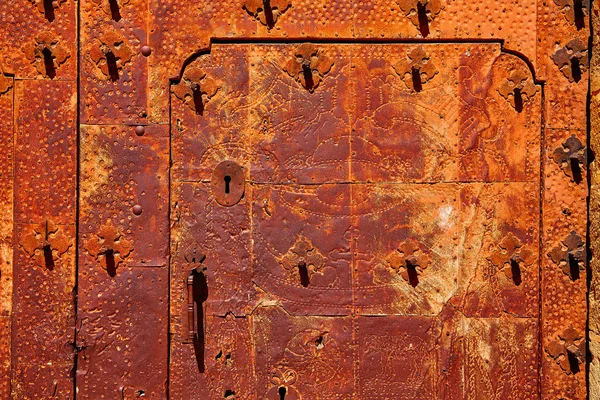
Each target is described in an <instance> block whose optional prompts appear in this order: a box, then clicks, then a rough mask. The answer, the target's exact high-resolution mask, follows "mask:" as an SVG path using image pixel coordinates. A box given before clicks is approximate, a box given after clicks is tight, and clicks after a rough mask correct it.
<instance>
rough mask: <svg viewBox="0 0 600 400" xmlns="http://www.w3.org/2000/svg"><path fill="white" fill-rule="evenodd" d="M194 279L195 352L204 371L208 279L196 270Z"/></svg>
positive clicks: (200, 367)
mask: <svg viewBox="0 0 600 400" xmlns="http://www.w3.org/2000/svg"><path fill="white" fill-rule="evenodd" d="M192 274H193V275H194V280H193V282H192V288H193V291H194V303H196V304H195V309H196V330H197V333H196V335H195V336H194V353H195V355H196V363H197V364H198V370H199V371H200V372H201V373H203V372H204V371H205V370H206V366H205V365H204V354H205V351H206V341H205V332H204V307H203V304H204V302H206V300H208V281H207V280H206V275H205V274H204V273H202V272H197V271H194V272H192Z"/></svg>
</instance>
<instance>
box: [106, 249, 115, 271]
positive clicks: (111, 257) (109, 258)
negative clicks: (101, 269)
mask: <svg viewBox="0 0 600 400" xmlns="http://www.w3.org/2000/svg"><path fill="white" fill-rule="evenodd" d="M104 257H105V258H106V272H108V275H109V276H111V277H112V276H115V275H117V266H116V264H115V251H114V250H113V249H108V250H106V253H104Z"/></svg>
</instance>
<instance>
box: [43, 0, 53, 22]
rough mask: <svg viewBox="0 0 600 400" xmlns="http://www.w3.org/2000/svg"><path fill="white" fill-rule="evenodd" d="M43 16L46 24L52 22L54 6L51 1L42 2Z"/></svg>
mask: <svg viewBox="0 0 600 400" xmlns="http://www.w3.org/2000/svg"><path fill="white" fill-rule="evenodd" d="M44 16H45V17H46V19H47V20H48V22H52V21H54V5H53V4H52V0H44Z"/></svg>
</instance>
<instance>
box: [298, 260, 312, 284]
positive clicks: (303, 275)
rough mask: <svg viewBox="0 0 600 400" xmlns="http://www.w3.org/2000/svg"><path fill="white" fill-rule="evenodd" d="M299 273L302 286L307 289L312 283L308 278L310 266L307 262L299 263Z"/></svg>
mask: <svg viewBox="0 0 600 400" xmlns="http://www.w3.org/2000/svg"><path fill="white" fill-rule="evenodd" d="M298 273H299V274H300V284H301V285H302V286H304V287H307V286H308V285H309V283H310V279H309V277H308V266H307V265H306V262H304V261H300V262H299V263H298Z"/></svg>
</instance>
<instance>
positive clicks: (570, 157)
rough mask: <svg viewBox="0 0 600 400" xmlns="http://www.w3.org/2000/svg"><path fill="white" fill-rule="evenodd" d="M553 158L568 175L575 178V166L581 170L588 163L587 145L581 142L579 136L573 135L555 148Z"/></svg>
mask: <svg viewBox="0 0 600 400" xmlns="http://www.w3.org/2000/svg"><path fill="white" fill-rule="evenodd" d="M552 158H553V159H554V161H555V162H556V163H557V164H558V165H559V166H560V169H562V170H563V172H564V173H565V174H566V175H567V176H569V177H571V178H574V176H573V172H574V171H573V169H574V168H573V167H575V169H576V170H577V171H580V170H581V167H582V166H585V165H586V164H587V147H585V146H584V145H583V144H582V143H581V141H580V140H579V139H578V138H577V136H575V135H571V137H569V138H568V139H567V140H566V141H565V142H564V143H563V144H562V146H561V147H558V148H557V149H555V150H554V153H552ZM574 163H575V164H576V165H574Z"/></svg>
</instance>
